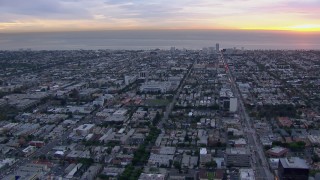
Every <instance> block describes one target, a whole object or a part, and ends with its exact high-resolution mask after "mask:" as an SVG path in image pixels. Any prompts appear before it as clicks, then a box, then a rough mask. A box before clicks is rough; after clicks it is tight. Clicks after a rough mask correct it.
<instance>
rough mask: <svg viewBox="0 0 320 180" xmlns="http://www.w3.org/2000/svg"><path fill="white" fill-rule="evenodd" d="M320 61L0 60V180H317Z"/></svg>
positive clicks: (31, 54)
mask: <svg viewBox="0 0 320 180" xmlns="http://www.w3.org/2000/svg"><path fill="white" fill-rule="evenodd" d="M319 59H320V51H313V50H308V51H307V50H301V51H298V50H243V49H241V50H240V49H235V48H232V49H222V50H220V49H219V46H217V48H216V47H215V48H213V47H209V48H203V49H202V50H189V49H176V48H174V47H172V48H171V49H170V50H162V49H151V50H73V51H71V50H70V51H30V50H20V51H0V64H1V66H0V146H1V148H0V149H1V150H0V179H4V180H11V179H19V180H20V179H21V180H22V179H50V180H60V179H61V180H74V179H81V180H105V179H108V180H109V179H110V180H111V179H114V180H116V179H119V180H126V179H128V180H220V179H221V180H222V179H223V180H259V179H267V180H269V179H299V180H300V179H301V180H304V179H320V146H319V145H320V130H319V127H320V108H319V105H320V104H319V103H320V92H319V87H320V77H319V73H320V61H319Z"/></svg>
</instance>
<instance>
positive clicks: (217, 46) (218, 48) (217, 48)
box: [216, 43, 220, 51]
mask: <svg viewBox="0 0 320 180" xmlns="http://www.w3.org/2000/svg"><path fill="white" fill-rule="evenodd" d="M216 51H220V47H219V43H217V44H216Z"/></svg>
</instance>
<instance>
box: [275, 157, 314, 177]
mask: <svg viewBox="0 0 320 180" xmlns="http://www.w3.org/2000/svg"><path fill="white" fill-rule="evenodd" d="M278 176H279V179H280V180H289V179H290V180H308V178H309V166H308V165H307V163H306V161H305V160H304V159H301V158H299V157H290V158H280V160H279V166H278Z"/></svg>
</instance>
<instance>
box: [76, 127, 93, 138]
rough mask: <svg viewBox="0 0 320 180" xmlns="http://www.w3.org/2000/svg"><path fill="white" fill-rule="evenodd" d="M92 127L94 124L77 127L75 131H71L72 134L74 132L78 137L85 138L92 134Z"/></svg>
mask: <svg viewBox="0 0 320 180" xmlns="http://www.w3.org/2000/svg"><path fill="white" fill-rule="evenodd" d="M94 127H95V125H94V124H83V125H80V126H79V127H77V128H76V129H73V132H75V133H76V134H78V135H82V136H86V135H88V134H89V133H91V132H92V130H93V128H94Z"/></svg>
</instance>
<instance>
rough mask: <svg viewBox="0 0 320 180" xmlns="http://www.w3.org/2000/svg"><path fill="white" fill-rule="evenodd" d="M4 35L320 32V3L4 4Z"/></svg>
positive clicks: (111, 0)
mask: <svg viewBox="0 0 320 180" xmlns="http://www.w3.org/2000/svg"><path fill="white" fill-rule="evenodd" d="M0 10H1V11H0V17H1V18H0V32H2V33H8V32H51V31H88V30H132V29H133V30H140V29H147V30H149V29H152V30H162V29H196V30H199V29H229V30H285V31H299V32H300V31H303V32H317V31H320V22H319V19H320V15H319V13H317V12H319V10H320V2H319V1H316V0H306V1H303V2H301V1H297V0H278V1H277V2H271V1H267V0H260V1H259V2H257V1H253V0H232V1H227V2H222V1H216V0H214V1H213V0H212V1H209V0H200V1H191V0H184V1H182V0H177V1H168V0H164V1H160V2H159V1H155V0H149V1H142V0H134V1H124V0H104V1H103V0H92V1H84V0H56V1H49V0H31V1H28V2H27V1H23V0H13V1H12V0H11V1H9V0H1V1H0Z"/></svg>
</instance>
